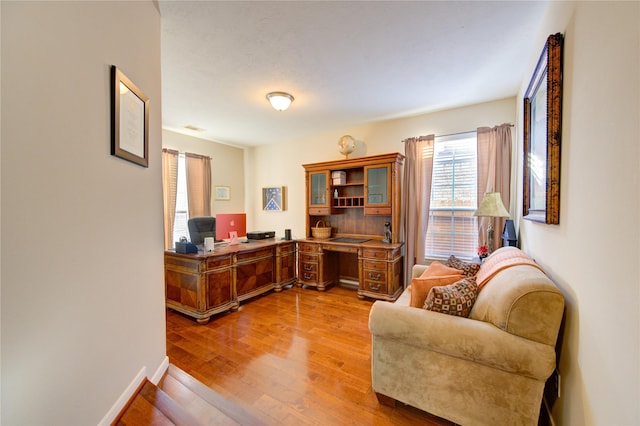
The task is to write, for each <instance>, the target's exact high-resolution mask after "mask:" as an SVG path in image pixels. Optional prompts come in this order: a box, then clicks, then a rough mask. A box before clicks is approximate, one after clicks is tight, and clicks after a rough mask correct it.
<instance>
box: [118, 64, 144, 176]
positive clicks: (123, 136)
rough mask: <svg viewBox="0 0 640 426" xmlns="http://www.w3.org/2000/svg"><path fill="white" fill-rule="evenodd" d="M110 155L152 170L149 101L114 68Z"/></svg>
mask: <svg viewBox="0 0 640 426" xmlns="http://www.w3.org/2000/svg"><path fill="white" fill-rule="evenodd" d="M111 155H114V156H116V157H119V158H122V159H125V160H127V161H131V162H132V163H135V164H138V165H140V166H143V167H149V98H147V97H146V96H145V95H144V93H142V91H141V90H140V89H138V87H137V86H136V85H135V84H133V82H132V81H131V80H129V79H128V78H127V76H125V75H124V74H123V73H122V71H120V70H119V69H118V67H116V66H115V65H112V66H111Z"/></svg>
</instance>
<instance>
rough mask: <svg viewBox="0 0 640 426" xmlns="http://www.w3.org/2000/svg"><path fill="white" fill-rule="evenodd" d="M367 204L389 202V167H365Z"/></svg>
mask: <svg viewBox="0 0 640 426" xmlns="http://www.w3.org/2000/svg"><path fill="white" fill-rule="evenodd" d="M365 179H366V182H365V185H366V187H367V204H369V205H371V204H385V205H386V204H389V167H388V166H382V167H367V170H366V173H365Z"/></svg>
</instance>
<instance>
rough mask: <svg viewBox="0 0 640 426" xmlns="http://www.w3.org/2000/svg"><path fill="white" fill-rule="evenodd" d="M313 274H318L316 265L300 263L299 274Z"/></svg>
mask: <svg viewBox="0 0 640 426" xmlns="http://www.w3.org/2000/svg"><path fill="white" fill-rule="evenodd" d="M304 272H313V273H318V264H317V263H308V262H300V273H304Z"/></svg>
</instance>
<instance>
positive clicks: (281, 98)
mask: <svg viewBox="0 0 640 426" xmlns="http://www.w3.org/2000/svg"><path fill="white" fill-rule="evenodd" d="M267 99H268V100H269V102H271V106H272V107H273V108H274V109H275V110H276V111H284V110H286V109H287V108H289V105H291V102H293V101H294V98H293V96H291V95H290V94H288V93H285V92H271V93H267Z"/></svg>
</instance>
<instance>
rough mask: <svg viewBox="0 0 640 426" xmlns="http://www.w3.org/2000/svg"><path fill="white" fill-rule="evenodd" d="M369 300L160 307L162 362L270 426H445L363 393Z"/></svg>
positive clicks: (341, 291) (322, 297)
mask: <svg viewBox="0 0 640 426" xmlns="http://www.w3.org/2000/svg"><path fill="white" fill-rule="evenodd" d="M372 303H373V302H372V301H366V300H365V301H363V300H359V299H358V298H357V296H356V293H355V290H352V289H347V288H342V287H339V286H333V287H330V288H329V289H327V290H326V291H325V292H319V291H317V290H315V289H306V288H305V289H300V288H297V287H293V288H287V289H285V290H283V291H282V292H280V293H273V292H272V293H268V294H266V295H263V296H261V297H258V298H254V299H252V300H250V301H247V302H244V303H243V304H241V306H240V310H239V312H232V313H225V314H220V315H217V316H214V317H212V320H211V321H210V322H209V323H208V324H206V325H199V324H197V323H196V322H195V320H193V319H192V318H189V317H186V316H183V315H182V314H179V313H177V312H174V311H171V310H169V311H168V312H167V354H168V356H169V360H170V362H171V363H172V364H175V365H176V366H177V367H178V368H181V369H182V370H184V371H185V372H187V373H188V374H190V375H191V376H193V377H194V378H196V379H197V380H199V381H201V382H202V383H204V384H205V385H206V386H209V387H210V388H211V389H213V390H214V391H216V392H218V393H219V394H220V395H222V396H223V397H225V398H227V399H228V400H229V401H230V402H232V403H235V404H238V405H239V406H240V407H243V408H245V409H247V410H248V411H249V412H251V413H252V414H253V415H254V416H256V417H258V418H260V419H261V420H262V421H263V422H265V423H266V424H273V425H276V424H277V425H280V424H283V425H301V424H305V425H343V424H353V425H385V424H393V425H415V424H427V425H450V424H451V423H449V422H447V421H445V420H442V419H439V418H437V417H434V416H431V415H430V414H428V413H425V412H423V411H420V410H418V409H416V408H413V407H409V406H405V405H402V404H398V406H397V407H396V408H390V407H387V406H383V405H379V404H378V401H377V399H376V396H375V394H374V392H373V391H372V389H371V335H370V333H369V329H368V326H367V324H368V318H369V310H370V308H371V305H372Z"/></svg>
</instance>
